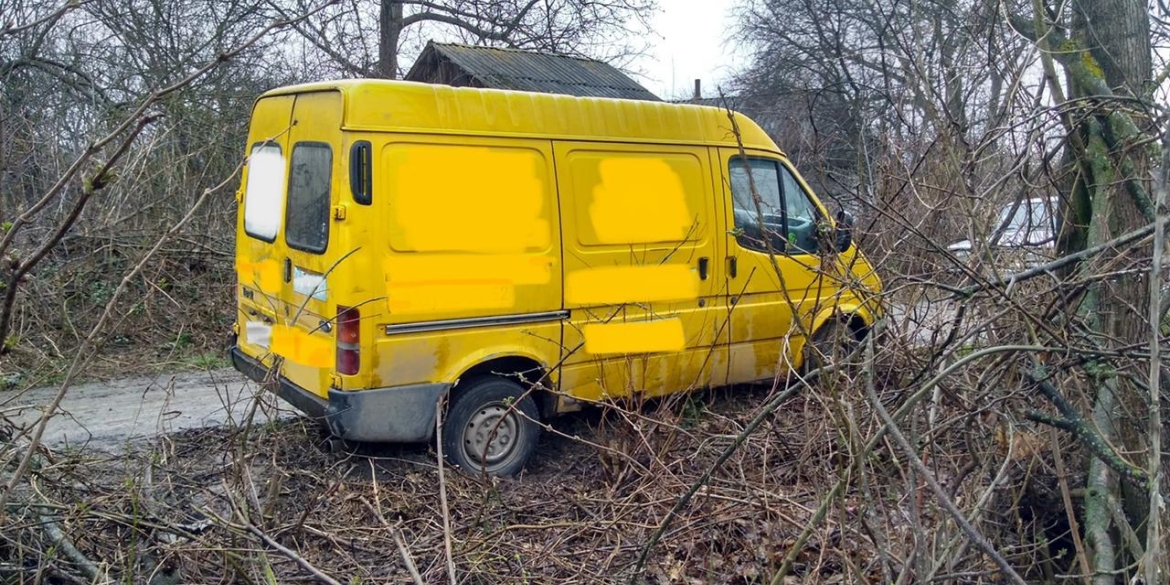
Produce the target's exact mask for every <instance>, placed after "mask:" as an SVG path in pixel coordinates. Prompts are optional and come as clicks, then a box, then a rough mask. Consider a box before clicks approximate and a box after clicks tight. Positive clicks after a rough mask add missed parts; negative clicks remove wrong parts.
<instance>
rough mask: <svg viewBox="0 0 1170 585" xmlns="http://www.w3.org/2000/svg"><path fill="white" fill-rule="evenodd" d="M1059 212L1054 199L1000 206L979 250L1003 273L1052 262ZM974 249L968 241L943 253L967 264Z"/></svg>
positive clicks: (1035, 198) (1047, 198) (1044, 198)
mask: <svg viewBox="0 0 1170 585" xmlns="http://www.w3.org/2000/svg"><path fill="white" fill-rule="evenodd" d="M1059 212H1060V200H1059V199H1058V198H1057V197H1033V198H1030V199H1024V200H1020V201H1013V202H1011V203H1008V204H1006V205H1004V206H1003V207H1001V208H1000V210H999V214H998V215H997V216H996V224H995V225H996V227H995V229H994V230H993V231H992V232H991V233H990V234H988V237H987V242H986V244H984V246H982V247H983V248H984V253H985V254H987V257H990V258H992V259H994V261H995V264H996V266H997V267H998V268H1000V269H1004V270H1019V269H1023V268H1028V267H1032V266H1036V265H1038V264H1042V263H1044V262H1048V261H1049V260H1052V259H1053V258H1054V257H1055V255H1056V254H1055V251H1056V236H1057V233H1058V231H1057V230H1058V225H1057V218H1058V217H1059V215H1058V214H1059ZM974 248H975V246H974V245H973V244H972V243H971V240H961V241H958V242H955V243H953V244H951V245H949V246H947V251H948V252H950V253H951V254H953V255H954V256H955V257H956V258H958V259H959V260H960V261H962V262H964V263H967V262H969V261H970V260H971V254H972V252H973V250H974Z"/></svg>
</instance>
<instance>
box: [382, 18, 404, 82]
mask: <svg viewBox="0 0 1170 585" xmlns="http://www.w3.org/2000/svg"><path fill="white" fill-rule="evenodd" d="M401 35H402V2H400V1H399V0H381V11H380V12H379V14H378V77H382V78H385V79H395V78H397V77H398V38H399V37H400V36H401Z"/></svg>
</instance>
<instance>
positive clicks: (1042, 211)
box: [1000, 199, 1055, 233]
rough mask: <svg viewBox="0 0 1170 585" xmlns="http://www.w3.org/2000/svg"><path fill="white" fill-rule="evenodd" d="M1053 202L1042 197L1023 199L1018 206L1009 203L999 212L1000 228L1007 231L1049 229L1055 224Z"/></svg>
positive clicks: (1018, 231)
mask: <svg viewBox="0 0 1170 585" xmlns="http://www.w3.org/2000/svg"><path fill="white" fill-rule="evenodd" d="M1054 204H1055V202H1054V201H1047V200H1044V199H1031V200H1028V201H1023V202H1021V203H1020V204H1019V206H1017V205H1016V204H1015V203H1012V204H1009V205H1007V206H1006V207H1004V208H1003V210H1002V211H1001V212H1000V226H1001V227H1000V229H1001V230H1003V231H1004V232H1007V233H1021V232H1023V233H1030V232H1034V231H1051V230H1052V229H1053V227H1054V225H1055V222H1054V221H1053V218H1054V214H1053V210H1052V207H1053V206H1054ZM1013 209H1014V211H1015V213H1014V214H1013V213H1012V211H1013Z"/></svg>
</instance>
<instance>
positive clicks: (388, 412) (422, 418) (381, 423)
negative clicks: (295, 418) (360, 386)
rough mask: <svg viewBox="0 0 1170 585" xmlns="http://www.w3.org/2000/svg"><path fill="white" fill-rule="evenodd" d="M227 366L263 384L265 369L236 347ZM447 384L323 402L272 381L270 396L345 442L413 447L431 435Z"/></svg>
mask: <svg viewBox="0 0 1170 585" xmlns="http://www.w3.org/2000/svg"><path fill="white" fill-rule="evenodd" d="M231 354H232V365H233V366H235V368H236V369H237V370H239V371H240V372H241V373H242V374H244V375H245V376H247V377H248V378H249V379H251V380H252V381H254V382H257V383H260V382H263V381H264V380H265V379H267V378H268V375H269V373H268V372H269V371H268V367H266V366H265V365H264V364H262V363H260V362H259V361H258V360H256V359H254V358H252V357H249V356H248V355H246V354H245V353H244V352H243V351H241V350H240V348H239V347H233V348H232V349H231ZM449 388H450V384H415V385H411V386H396V387H393V388H377V389H373V390H361V391H354V392H345V391H340V390H334V389H330V390H329V399H328V400H324V399H322V398H321V397H320V396H317V395H316V394H313V393H312V392H309V391H308V390H305V389H304V388H301V387H300V386H298V385H296V384H294V383H292V382H291V381H289V380H288V379H286V378H285V377H284V376H276V387H275V392H276V395H277V396H279V397H281V398H282V399H283V400H284V401H285V402H288V403H289V404H291V405H293V407H295V408H296V409H297V410H300V411H301V412H303V413H305V414H307V415H309V416H311V417H313V418H319V419H322V420H323V421H324V422H325V425H326V426H327V427H328V428H329V432H330V433H332V434H333V435H335V436H337V437H340V438H342V439H346V440H349V441H366V442H371V443H413V442H421V441H429V440H430V439H431V438H432V437H434V434H435V404H436V403H438V401H439V399H440V398H441V397H442V396H443V394H444V393H446V392H447V390H448V389H449Z"/></svg>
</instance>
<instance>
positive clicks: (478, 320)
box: [369, 134, 563, 387]
mask: <svg viewBox="0 0 1170 585" xmlns="http://www.w3.org/2000/svg"><path fill="white" fill-rule="evenodd" d="M383 136H384V137H385V138H383V140H382V142H381V143H380V144H376V152H377V155H376V160H377V161H378V164H377V166H376V174H377V176H378V178H377V179H376V180H375V193H374V199H375V203H374V205H375V207H376V208H377V211H378V213H379V219H378V225H379V226H380V227H381V229H380V230H379V231H377V232H376V236H375V237H374V238H372V241H371V242H369V245H370V246H371V247H372V248H373V249H376V250H378V251H379V254H380V255H381V263H380V266H378V267H377V269H376V270H375V273H376V274H378V275H379V276H380V279H381V280H380V282H373V281H370V282H369V285H370V286H371V287H376V289H377V290H379V291H380V292H381V295H380V296H381V298H380V299H379V300H378V301H377V302H376V305H377V306H378V307H379V308H380V310H379V311H377V313H379V317H378V319H377V321H376V325H375V327H374V334H375V336H374V352H373V354H374V355H373V359H372V361H371V367H372V368H373V370H372V379H371V380H370V383H371V386H373V387H388V386H397V385H404V384H416V383H436V382H443V383H453V382H454V381H455V380H456V379H457V378H458V376H459V375H460V374H461V373H462V372H463V371H466V369H467V368H470V367H472V366H474V365H475V363H476V362H477V361H480V360H486V359H489V358H490V357H492V356H501V357H502V356H506V355H513V356H522V357H529V358H531V359H533V360H534V361H536V362H538V363H541V364H545V365H547V366H552V365H554V364H556V363H557V361H558V360H559V359H560V355H561V351H560V346H561V320H562V317H561V315H562V305H561V294H562V292H561V291H562V276H563V275H562V269H561V244H560V239H561V237H560V229H559V225H558V224H559V207H558V201H557V197H556V177H555V174H554V167H553V156H552V148H551V145H550V143H549V142H548V141H539V140H506V139H487V138H470V137H445V136H424V135H402V134H398V135H393V134H391V135H383Z"/></svg>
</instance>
